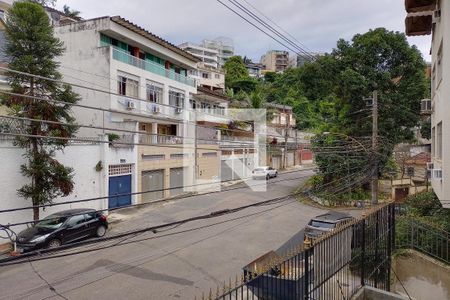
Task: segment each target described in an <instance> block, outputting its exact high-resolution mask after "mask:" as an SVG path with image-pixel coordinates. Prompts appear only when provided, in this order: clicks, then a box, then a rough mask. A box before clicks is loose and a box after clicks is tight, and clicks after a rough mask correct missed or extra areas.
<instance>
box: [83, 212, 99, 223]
mask: <svg viewBox="0 0 450 300" xmlns="http://www.w3.org/2000/svg"><path fill="white" fill-rule="evenodd" d="M84 218H85V219H86V222H87V221H91V220H94V219H95V218H96V213H95V212H91V213H88V214H85V215H84Z"/></svg>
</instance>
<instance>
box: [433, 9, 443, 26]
mask: <svg viewBox="0 0 450 300" xmlns="http://www.w3.org/2000/svg"><path fill="white" fill-rule="evenodd" d="M440 20H441V10H440V9H438V10H435V11H434V12H433V23H438V22H439V21H440Z"/></svg>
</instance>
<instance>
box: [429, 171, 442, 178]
mask: <svg viewBox="0 0 450 300" xmlns="http://www.w3.org/2000/svg"><path fill="white" fill-rule="evenodd" d="M431 175H432V178H433V179H442V170H441V169H433V174H431Z"/></svg>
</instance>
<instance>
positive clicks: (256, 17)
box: [228, 0, 314, 59]
mask: <svg viewBox="0 0 450 300" xmlns="http://www.w3.org/2000/svg"><path fill="white" fill-rule="evenodd" d="M228 2H231V3H232V4H234V6H236V7H237V8H239V9H240V10H241V11H243V12H244V13H246V14H247V15H248V16H250V17H251V18H253V19H254V20H255V21H257V22H258V23H259V24H261V25H262V26H264V27H265V28H267V29H269V30H270V31H271V32H273V33H274V34H275V35H277V36H278V37H280V38H282V39H283V40H284V41H285V42H287V43H289V44H290V45H291V46H293V47H295V48H296V49H297V50H298V51H300V52H301V53H303V54H304V55H306V56H307V57H309V58H310V59H314V57H313V56H312V55H310V54H309V53H308V52H306V50H304V49H303V48H302V47H300V46H299V45H297V44H296V43H294V42H293V41H292V40H290V39H289V38H287V37H286V36H285V35H283V34H282V33H280V32H279V31H278V30H276V29H275V28H273V27H272V26H271V25H270V24H268V23H267V22H265V21H264V20H262V19H261V18H260V17H258V16H257V15H256V14H254V13H253V12H252V11H251V10H249V9H248V8H246V7H245V6H243V5H242V4H240V3H239V2H238V1H236V0H228ZM296 54H298V55H300V53H299V52H296Z"/></svg>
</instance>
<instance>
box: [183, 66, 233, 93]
mask: <svg viewBox="0 0 450 300" xmlns="http://www.w3.org/2000/svg"><path fill="white" fill-rule="evenodd" d="M188 76H189V77H191V78H193V79H195V81H196V82H197V85H198V86H202V87H205V88H208V89H210V90H213V91H220V92H223V91H224V90H225V72H224V71H222V70H221V69H215V68H210V67H207V66H205V65H204V64H203V63H200V64H198V66H197V69H195V70H189V71H188Z"/></svg>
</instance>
